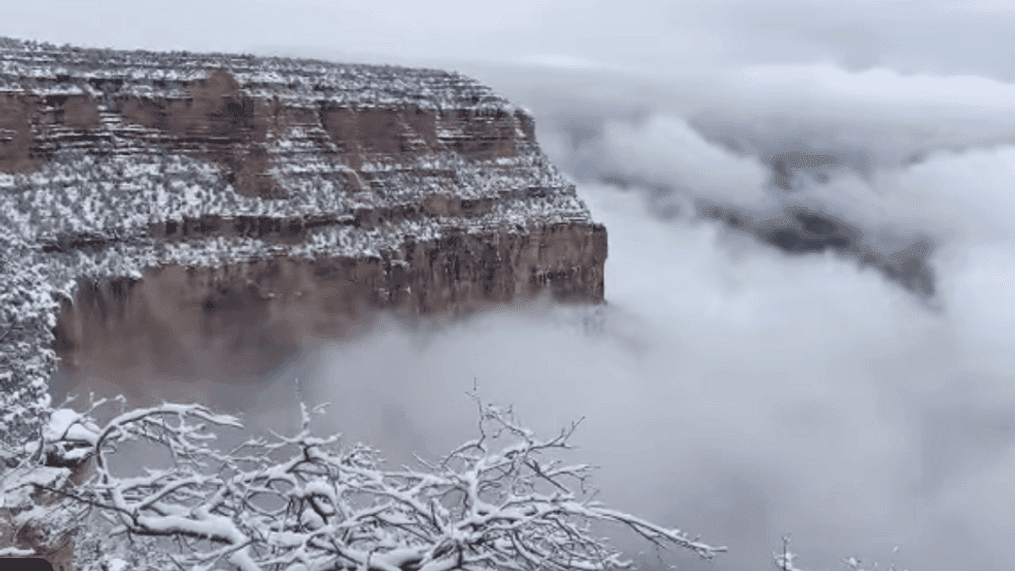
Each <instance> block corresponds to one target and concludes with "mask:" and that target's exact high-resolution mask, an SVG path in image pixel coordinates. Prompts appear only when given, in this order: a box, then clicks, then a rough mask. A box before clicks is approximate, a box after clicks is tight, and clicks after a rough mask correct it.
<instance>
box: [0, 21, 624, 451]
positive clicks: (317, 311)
mask: <svg viewBox="0 0 1015 571" xmlns="http://www.w3.org/2000/svg"><path fill="white" fill-rule="evenodd" d="M0 226H2V228H3V230H4V232H3V235H2V236H0V241H2V242H3V244H0V245H2V246H3V248H2V250H0V252H3V260H2V267H0V280H2V281H0V292H2V293H0V295H2V296H4V297H3V299H2V300H0V301H2V302H3V305H2V307H3V316H2V322H0V336H2V337H0V401H2V404H3V417H2V418H0V433H2V434H3V435H4V437H3V438H4V441H5V442H9V443H14V442H16V441H17V440H19V439H23V438H27V435H30V434H32V433H35V432H36V431H37V429H38V426H39V423H40V422H43V421H44V419H45V415H46V410H47V406H48V402H47V382H48V379H49V378H50V376H51V375H52V373H53V371H54V370H55V368H56V365H57V361H58V358H62V359H63V360H64V362H66V363H67V364H69V365H74V364H75V363H76V362H78V361H80V360H82V359H84V360H87V359H93V358H103V359H105V358H112V357H115V358H123V359H128V358H129V356H130V355H133V354H137V352H139V351H144V350H148V351H154V352H156V353H159V352H162V353H163V354H165V355H169V356H170V357H167V361H166V362H167V363H173V362H176V363H178V362H179V359H176V358H173V357H171V356H172V355H174V354H175V355H180V354H183V353H184V352H182V350H181V349H180V348H179V347H176V345H174V340H175V339H184V338H187V337H188V336H191V337H196V338H199V339H205V340H209V342H211V341H212V340H214V339H215V338H216V336H221V335H223V334H227V335H228V336H229V339H230V342H231V343H233V344H234V345H236V346H238V347H243V346H246V345H250V346H257V344H258V343H259V339H262V338H263V337H264V336H265V335H268V333H266V332H271V335H278V332H279V331H288V330H295V329H299V330H302V331H303V332H306V333H310V334H329V333H334V332H336V331H338V332H340V331H341V330H342V327H343V325H342V324H343V323H345V322H347V321H348V320H349V319H353V318H355V317H356V316H357V315H358V314H360V313H362V312H364V311H369V310H370V309H391V310H397V311H402V312H406V313H408V314H412V315H434V314H441V313H449V312H450V313H456V312H461V311H470V310H473V309H476V308H479V307H482V306H484V305H488V304H496V303H504V302H508V301H511V300H514V299H516V298H525V297H533V296H538V295H541V294H542V293H550V294H552V295H553V296H555V297H556V298H558V299H564V300H577V301H587V302H598V301H600V300H602V298H603V264H604V261H605V258H606V232H605V229H604V228H603V227H602V226H601V225H598V224H596V223H594V222H593V221H592V219H591V217H590V215H589V212H588V210H587V209H586V207H585V205H584V204H583V203H582V202H581V200H579V199H578V198H577V196H576V194H575V189H574V187H573V185H571V184H569V183H568V182H567V181H565V180H564V179H563V178H562V177H561V176H560V175H559V174H558V172H557V171H556V169H555V168H554V167H553V166H552V165H551V164H550V163H549V162H548V160H547V159H546V157H545V155H543V153H542V152H541V151H540V149H539V147H538V145H537V144H536V141H535V137H534V127H533V120H532V117H531V116H530V115H529V114H528V113H527V112H526V111H524V110H523V109H520V108H518V107H516V106H514V105H512V104H510V103H509V102H508V101H506V100H505V99H504V98H502V97H500V96H498V95H496V94H494V93H493V92H491V90H490V89H488V88H487V87H484V86H482V85H480V84H479V83H477V82H476V81H474V80H471V79H469V78H466V77H463V76H461V75H458V74H455V73H448V72H443V71H435V70H424V69H407V68H400V67H387V66H365V65H341V64H333V63H327V62H321V61H311V60H292V59H279V58H258V57H253V56H246V55H226V54H193V53H185V52H184V53H179V52H176V53H151V52H122V51H112V50H95V49H78V48H71V47H56V46H51V45H46V44H37V43H31V42H21V41H15V40H0ZM174 347H176V348H174ZM117 355H119V356H117Z"/></svg>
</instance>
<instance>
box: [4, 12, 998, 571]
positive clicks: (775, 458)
mask: <svg viewBox="0 0 1015 571" xmlns="http://www.w3.org/2000/svg"><path fill="white" fill-rule="evenodd" d="M191 4H192V3H190V2H179V3H176V4H174V6H177V9H175V10H174V11H171V12H170V11H169V10H168V8H166V7H165V6H167V5H165V4H161V5H160V6H162V7H161V8H154V7H153V8H146V9H141V8H135V9H131V10H128V8H127V3H125V2H105V3H102V4H101V5H99V4H96V6H95V9H94V10H88V11H86V12H87V13H86V14H84V15H81V14H79V16H81V18H80V19H79V22H80V23H79V24H78V25H75V26H71V25H70V24H69V22H70V20H71V18H72V17H73V16H74V14H75V13H76V11H78V10H79V8H74V6H80V4H78V3H73V4H71V3H66V2H57V1H55V0H51V1H49V2H38V3H35V4H33V5H32V6H27V5H26V6H23V7H20V8H19V9H18V10H19V11H16V12H15V14H14V15H12V16H10V17H9V20H8V21H6V22H4V23H2V24H0V33H2V34H8V35H15V36H19V37H26V38H27V37H32V38H35V39H42V40H50V41H54V42H57V43H62V42H65V41H66V42H74V43H79V44H85V45H110V46H113V47H119V48H134V47H148V48H157V49H174V48H186V49H193V50H203V49H228V50H243V51H253V52H256V53H280V54H286V55H304V56H314V57H325V58H329V59H336V60H345V61H388V62H392V63H412V64H419V65H433V66H440V67H448V68H454V69H458V70H461V71H463V72H465V73H468V74H470V75H473V76H475V77H478V78H479V79H481V80H482V81H484V82H486V83H488V84H489V85H491V86H493V87H494V88H495V89H496V90H498V91H499V92H501V93H504V94H505V95H507V96H508V97H510V98H511V99H512V100H513V101H515V102H517V103H520V104H522V105H525V106H526V107H528V108H529V109H530V110H531V111H532V112H533V113H534V115H535V116H536V118H537V126H538V131H537V136H538V138H539V141H540V143H541V145H542V147H543V149H544V151H545V152H546V153H547V154H548V155H549V156H550V158H551V159H552V160H553V161H554V163H555V164H557V165H558V166H559V167H560V168H561V170H562V171H563V172H564V173H565V174H566V175H567V176H568V177H570V178H571V179H572V180H574V181H575V182H576V183H577V188H578V193H579V194H580V196H581V197H582V198H583V199H584V200H585V201H586V203H587V204H588V206H589V208H590V210H591V211H592V214H593V217H594V218H595V220H597V221H599V222H602V223H604V224H605V225H606V227H607V228H608V231H609V258H608V259H607V262H606V301H607V303H606V304H605V305H603V306H601V307H595V308H569V307H557V306H555V305H554V304H552V303H550V302H548V301H547V300H540V301H538V302H534V303H531V304H520V305H517V306H515V307H509V308H505V309H504V310H502V311H496V312H489V313H485V314H482V315H477V316H472V317H469V318H465V319H459V320H455V321H447V320H440V319H435V320H430V321H422V322H417V323H406V322H404V321H399V320H397V319H395V318H393V317H391V316H387V315H380V316H377V317H376V319H375V320H374V321H372V322H371V323H369V324H366V325H364V328H363V330H362V332H361V333H360V334H358V335H355V336H352V337H350V338H347V339H344V340H340V341H337V342H320V343H308V344H307V345H306V346H305V347H304V350H303V353H302V354H301V355H300V356H299V357H298V358H297V359H295V360H294V361H293V362H292V363H291V364H290V365H289V366H287V367H286V368H284V369H281V370H279V371H277V372H276V373H275V374H274V375H273V376H272V377H270V378H267V379H261V380H259V381H256V382H253V381H252V382H251V383H250V384H249V385H244V386H245V387H248V388H247V392H245V393H243V394H242V395H241V396H242V398H239V397H238V395H237V391H236V390H235V388H236V384H235V383H233V384H224V383H223V382H221V381H210V382H209V383H208V384H207V385H201V386H200V387H198V389H195V388H194V386H195V385H194V384H193V383H194V382H193V380H190V381H175V384H172V387H175V388H171V387H170V383H168V382H167V381H165V380H164V379H147V380H145V381H144V382H145V383H146V386H154V387H158V386H161V385H160V383H162V384H165V387H164V389H165V390H164V391H163V392H164V393H165V394H173V391H174V390H175V391H177V392H178V393H179V391H182V390H183V389H181V388H180V387H186V388H187V390H198V392H200V393H201V394H203V395H205V398H207V399H208V400H209V401H210V402H212V404H216V405H219V406H222V407H224V408H237V407H240V408H242V409H243V410H244V411H245V412H244V414H245V417H246V418H247V419H248V420H249V421H250V423H251V424H252V425H254V426H256V427H268V426H271V427H275V428H285V427H288V428H290V429H291V428H294V427H295V423H296V420H297V410H298V409H297V407H296V402H297V398H298V396H299V395H301V396H302V398H304V399H306V400H307V401H309V402H313V403H316V402H323V401H329V402H331V403H332V405H331V408H330V409H329V410H330V412H329V414H328V416H327V417H325V418H322V419H320V420H319V422H318V428H320V429H321V430H326V431H330V430H340V431H342V432H343V433H344V434H345V435H346V438H347V439H348V440H349V441H356V440H362V441H364V442H368V443H370V444H373V445H376V446H377V447H379V448H381V449H382V450H384V451H385V453H386V455H387V457H388V458H390V459H391V460H392V461H393V462H406V461H409V460H410V456H411V453H413V452H416V453H420V454H421V455H423V456H431V457H432V456H433V455H438V454H441V453H442V452H445V451H447V450H448V449H449V448H450V447H451V446H452V445H454V444H456V443H458V442H459V441H461V440H464V439H467V438H469V437H471V436H472V434H473V432H472V428H473V426H474V424H475V420H476V416H475V407H474V404H473V403H472V401H471V400H470V399H469V398H468V397H467V396H466V394H465V393H466V392H467V391H469V390H471V389H472V387H473V385H474V383H476V384H477V385H478V387H479V390H480V393H481V394H482V395H483V397H484V398H485V399H487V400H490V401H497V402H500V403H505V404H507V403H511V404H513V405H514V407H515V410H516V412H517V414H518V416H519V418H520V419H521V420H522V421H523V422H525V423H527V424H528V425H530V426H531V427H532V428H535V429H537V430H539V431H542V432H543V433H544V434H551V433H555V431H556V429H557V428H559V427H560V426H562V425H563V424H564V423H566V422H568V421H569V420H572V419H575V418H577V417H582V416H583V417H584V418H585V420H584V421H583V423H582V425H581V428H580V429H579V430H578V432H577V433H576V435H575V439H576V440H575V442H576V443H577V444H578V445H579V446H580V447H579V449H578V450H576V451H574V452H573V453H572V454H571V456H570V458H572V459H574V460H577V461H588V462H592V463H595V464H597V465H599V466H600V469H599V470H598V471H597V473H596V476H595V483H596V485H597V486H598V487H599V488H600V489H601V498H602V499H603V500H604V501H606V502H608V503H610V504H612V505H613V506H614V507H617V508H619V509H624V510H627V511H631V512H635V513H638V514H640V515H643V516H645V517H647V518H650V519H654V520H656V521H658V522H660V523H664V524H667V525H671V526H677V527H681V528H682V529H685V530H687V531H690V532H693V533H699V534H701V537H702V539H703V540H705V541H709V542H712V543H715V544H723V545H727V546H729V547H730V552H729V553H727V554H724V555H722V556H720V557H719V558H718V559H717V560H716V561H715V562H714V563H711V564H700V563H697V562H695V561H693V560H690V559H687V558H686V557H682V556H679V555H671V556H665V557H663V558H662V559H661V560H660V559H658V558H657V557H656V555H655V554H654V553H652V552H651V551H649V552H648V554H647V555H645V556H644V557H643V558H640V559H639V562H640V563H642V565H643V567H645V568H653V567H656V566H658V565H659V564H660V561H662V562H665V563H679V564H680V565H681V566H682V567H683V568H686V569H697V568H715V569H723V570H731V571H749V570H754V569H763V568H765V567H766V566H768V565H771V563H770V561H771V552H772V551H773V550H777V549H779V547H780V537H781V536H782V535H784V534H792V537H793V546H794V549H795V550H797V551H799V552H800V553H801V556H800V559H799V560H798V561H797V563H798V565H799V566H800V567H802V568H805V569H809V570H810V569H842V568H845V566H844V564H842V563H841V560H842V559H843V558H845V557H847V556H850V555H857V556H859V557H861V558H862V559H864V560H865V561H869V560H877V561H879V562H880V563H881V566H882V567H886V566H887V565H888V564H889V563H890V562H892V561H894V562H895V563H896V564H897V565H898V566H899V567H900V568H908V569H911V570H913V571H917V570H939V569H940V570H950V569H974V568H975V569H1006V568H1009V567H1011V565H1012V563H1013V562H1015V546H1013V545H1012V543H1011V542H1010V540H1009V538H1010V536H1011V533H1012V531H1013V530H1015V518H1013V517H1012V516H1011V515H1010V514H1012V513H1015V487H1013V486H1011V484H1010V481H1011V474H1012V469H1013V467H1015V455H1013V454H1012V453H1011V450H1012V444H1013V439H1015V391H1013V389H1012V388H1011V387H1012V381H1013V375H1015V352H1013V351H1012V350H1011V347H1012V346H1013V342H1015V326H1013V324H1015V301H1013V299H1015V297H1013V296H1015V270H1013V268H1015V226H1013V224H1012V222H1011V221H1012V220H1013V219H1015V218H1013V217H1015V196H1012V190H1011V189H1012V188H1013V186H1012V183H1011V181H1012V180H1013V179H1015V84H1012V83H1011V81H1012V80H1013V79H1015V76H1013V74H1012V69H1013V68H1012V67H1011V65H1010V63H1008V60H1007V59H1005V58H1007V57H1008V55H1007V54H1010V53H1011V51H1012V47H1013V46H1012V42H1013V41H1012V40H1011V39H1010V34H1009V31H1010V30H1011V29H1012V23H1013V22H1012V19H1013V15H1012V11H1011V10H1010V8H1007V7H1006V3H991V2H961V3H959V2H955V3H949V2H927V3H922V4H917V3H908V2H878V3H872V2H843V3H841V4H836V5H834V6H833V5H830V4H827V3H812V2H802V1H799V2H791V1H788V0H787V1H783V2H757V3H747V2H733V1H723V2H710V3H689V2H684V3H672V4H671V3H665V4H663V3H652V2H628V3H623V4H617V5H608V4H606V3H598V4H596V3H590V4H587V5H584V6H580V5H578V4H564V3H547V4H544V3H536V2H524V1H522V2H511V3H503V2H498V3H492V2H491V3H483V2H477V3H474V4H470V5H469V7H468V8H464V9H461V10H455V9H452V8H450V7H444V6H442V5H440V4H429V3H420V4H418V5H417V4H409V3H407V4H404V5H403V4H390V5H378V6H381V7H367V6H366V4H362V5H356V4H350V3H323V2H316V1H313V0H303V1H301V2H295V3H289V4H286V6H291V8H286V9H283V8H281V7H280V6H281V4H280V3H273V2H248V3H244V4H243V5H242V7H241V5H240V4H239V3H229V2H223V3H218V4H216V5H215V6H213V7H208V9H207V10H202V11H198V10H197V9H196V8H197V7H196V5H193V6H192V5H191ZM131 5H132V6H136V5H138V4H137V3H131ZM424 5H425V6H428V7H430V8H426V9H424V8H423V6H424ZM152 6H155V4H152ZM433 6H436V8H432V7H433ZM46 10H48V12H46ZM44 13H45V14H48V15H47V16H45V17H43V14H44ZM350 22H354V23H355V24H352V23H350ZM461 54H469V57H468V58H466V57H463V56H462V55H461ZM297 379H298V380H297ZM87 384H88V383H87V382H84V381H82V383H81V386H82V387H84V386H86V385H87ZM107 388H109V390H112V388H111V387H107ZM297 389H298V390H297ZM209 395H210V396H209ZM617 537H618V538H619V540H620V541H622V542H623V543H624V546H625V547H628V548H630V549H632V550H633V553H636V552H637V551H638V550H640V549H646V550H648V546H646V545H643V544H639V543H637V542H631V541H629V539H630V538H626V537H624V536H623V535H622V534H620V535H617ZM895 547H898V550H897V552H894V553H893V549H894V548H895Z"/></svg>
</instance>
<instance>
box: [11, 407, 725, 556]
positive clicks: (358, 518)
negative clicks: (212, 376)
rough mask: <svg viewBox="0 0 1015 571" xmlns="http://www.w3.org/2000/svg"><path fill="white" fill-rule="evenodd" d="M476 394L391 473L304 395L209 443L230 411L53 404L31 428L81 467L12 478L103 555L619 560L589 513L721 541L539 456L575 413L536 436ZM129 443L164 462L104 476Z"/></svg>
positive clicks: (649, 531) (675, 536)
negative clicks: (74, 509) (147, 551)
mask: <svg viewBox="0 0 1015 571" xmlns="http://www.w3.org/2000/svg"><path fill="white" fill-rule="evenodd" d="M476 402H477V404H478V405H479V411H480V420H479V432H480V437H479V438H478V439H476V440H473V441H470V442H467V443H466V444H464V445H463V446H460V447H458V448H457V449H455V450H454V451H453V452H451V454H449V455H448V456H446V457H445V458H443V460H442V461H440V462H437V463H427V462H424V461H420V466H421V468H419V469H411V468H402V469H400V470H386V469H384V468H383V467H382V465H381V460H380V457H379V455H378V453H377V451H375V450H373V449H371V448H369V447H367V446H364V445H354V446H343V445H342V444H341V442H340V440H339V437H338V436H337V435H334V436H331V437H328V438H321V437H316V436H314V435H313V434H312V433H311V430H310V415H311V412H310V411H307V409H306V407H303V423H302V429H301V431H300V432H299V433H298V434H296V435H295V436H284V435H277V434H273V435H272V438H271V439H267V438H258V439H252V440H248V441H247V442H244V443H243V444H242V445H240V446H238V447H236V448H235V449H233V450H230V451H221V450H217V449H215V448H212V447H211V446H210V443H211V442H212V441H213V440H214V438H215V436H216V431H221V430H223V429H225V428H239V427H240V426H241V424H240V422H239V420H238V419H237V418H236V417H233V416H229V415H221V414H216V413H214V412H212V411H210V410H208V409H206V408H205V407H202V406H200V405H176V404H163V405H160V406H156V407H151V408H144V409H136V410H130V411H122V410H121V411H120V412H119V413H118V414H116V415H114V416H113V418H112V419H111V420H108V421H106V422H99V421H97V420H96V419H95V418H94V411H95V409H96V405H95V403H93V406H92V407H91V408H89V409H88V410H86V411H85V412H83V413H76V412H74V411H71V410H70V409H62V410H60V411H57V412H56V413H55V414H54V415H53V421H52V422H51V424H50V427H49V430H48V431H47V433H46V434H47V437H48V439H49V443H48V444H47V446H48V447H49V453H50V455H52V454H61V453H63V454H69V455H71V457H72V458H71V459H72V460H73V461H74V462H75V463H78V464H80V462H82V461H83V460H91V463H90V464H89V466H91V473H90V475H89V477H88V478H87V479H86V480H85V481H84V482H83V483H82V484H80V485H76V486H71V485H68V484H67V483H66V477H64V478H63V479H61V480H59V481H55V478H51V479H54V482H34V483H33V482H31V481H29V482H27V483H26V485H27V484H32V485H34V486H35V487H36V488H37V489H41V490H46V491H48V492H50V493H52V494H55V496H57V497H59V498H61V499H60V502H62V503H63V504H65V505H66V506H78V507H79V509H80V508H87V510H88V514H89V516H88V518H87V521H88V523H87V526H82V529H81V532H80V533H81V534H83V535H84V538H83V539H82V541H81V543H82V545H85V544H87V545H89V546H91V547H90V549H93V550H94V549H95V547H96V546H97V545H98V546H99V547H101V549H100V551H105V552H106V553H107V557H108V553H110V552H112V550H113V549H114V547H115V545H116V544H117V542H118V541H119V542H120V544H121V545H120V549H121V550H122V549H124V548H123V545H122V538H124V537H126V538H128V540H129V541H135V540H137V539H140V538H149V540H150V538H156V540H158V542H157V545H158V546H159V549H160V550H161V551H162V556H163V557H166V558H171V560H172V561H173V562H175V563H176V564H177V565H178V566H179V567H181V568H183V569H223V568H229V569H243V570H245V571H247V570H255V569H256V570H267V569H289V570H293V571H295V570H297V569H349V570H352V569H356V570H373V571H409V570H413V571H445V570H450V569H469V570H480V569H517V570H535V569H555V570H561V571H565V570H578V569H580V570H588V571H600V570H603V571H605V570H607V569H616V568H625V567H629V566H630V562H629V561H626V560H624V559H623V558H622V556H621V554H620V553H619V552H618V551H616V550H615V549H613V548H611V547H609V546H608V545H606V544H605V543H604V542H603V541H602V540H600V539H598V538H596V537H593V536H592V534H591V532H590V524H591V522H594V521H602V522H607V523H614V524H620V525H623V526H626V527H628V528H631V529H633V530H634V531H635V532H637V533H638V534H640V535H641V536H642V537H644V538H646V539H648V540H650V541H652V542H653V543H655V544H657V545H660V546H664V547H678V548H684V549H689V550H691V551H693V552H694V553H696V554H697V555H699V556H701V557H703V558H706V559H710V558H712V557H714V556H715V555H716V554H717V553H720V552H722V551H724V550H725V548H723V547H713V546H710V545H707V544H705V543H701V542H699V541H697V540H696V539H692V538H690V537H689V536H687V535H686V534H684V533H683V532H681V531H680V530H677V529H670V528H667V527H665V526H661V525H657V524H654V523H651V522H648V521H645V520H643V519H640V518H638V517H636V516H633V515H630V514H626V513H623V512H620V511H616V510H611V509H607V508H605V507H603V506H601V505H599V504H598V503H594V502H591V501H590V498H589V497H586V496H588V495H589V494H588V490H587V488H586V484H587V480H588V477H589V472H590V469H591V468H590V467H589V466H587V465H563V464H561V463H560V462H559V461H557V460H554V459H552V458H550V457H549V456H551V455H552V454H554V453H557V452H560V451H562V450H564V449H567V448H569V444H568V438H569V437H570V436H571V434H572V433H573V432H574V430H575V428H576V427H577V426H578V423H574V424H572V425H571V426H570V427H568V428H566V429H565V430H562V431H561V432H560V433H559V434H558V435H556V436H554V437H553V438H550V439H546V440H541V439H538V438H536V436H535V435H534V434H533V433H532V431H530V430H528V429H526V428H524V427H522V426H520V425H518V424H517V423H515V421H514V420H513V419H512V417H511V412H510V409H502V408H498V407H494V406H484V405H483V404H482V403H481V402H480V401H479V399H478V398H476ZM99 404H108V403H99ZM319 411H320V407H319V408H318V409H317V412H319ZM139 444H144V445H145V446H146V447H147V448H145V450H149V449H150V448H151V447H152V446H156V447H159V448H161V449H162V450H163V451H165V452H166V453H167V454H165V455H164V456H165V457H167V458H170V459H171V460H169V461H167V464H168V465H167V466H151V465H150V466H147V467H145V468H144V469H143V470H142V473H141V474H124V473H120V472H121V471H119V470H117V469H116V468H115V466H118V465H120V464H122V463H118V462H116V461H115V460H114V457H115V456H116V455H117V454H121V453H124V451H127V450H129V449H130V448H131V447H132V446H133V447H137V446H138V445H139ZM54 451H55V452H54ZM71 459H68V463H70V460H71ZM61 470H65V471H66V469H61ZM61 474H64V472H61ZM64 475H65V474H64ZM51 476H53V475H52V474H51ZM63 504H62V505H63ZM80 523H82V522H81V521H79V524H80ZM159 538H161V539H159ZM103 542H105V543H106V544H107V545H99V544H102V543H103ZM128 549H129V547H128ZM79 551H80V550H79ZM83 557H84V556H83ZM85 559H87V557H85ZM96 561H97V560H96ZM81 563H82V561H79V564H81ZM98 565H99V564H98V563H94V565H93V566H95V567H96V568H98V567H97V566H98ZM84 568H89V567H87V566H85V567H84Z"/></svg>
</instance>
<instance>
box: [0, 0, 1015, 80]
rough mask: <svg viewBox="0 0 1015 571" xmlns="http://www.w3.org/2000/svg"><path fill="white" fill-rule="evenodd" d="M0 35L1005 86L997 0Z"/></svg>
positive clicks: (45, 1)
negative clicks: (766, 66) (846, 73)
mask: <svg viewBox="0 0 1015 571" xmlns="http://www.w3.org/2000/svg"><path fill="white" fill-rule="evenodd" d="M5 4H7V6H5V8H4V18H3V22H2V23H0V33H3V34H6V35H12V36H17V37H21V38H35V39H39V40H47V41H51V42H55V43H64V42H70V43H75V44H80V45H88V46H112V47H117V48H124V49H132V48H148V49H188V50H227V51H236V50H241V51H255V52H264V51H265V50H272V49H274V50H278V49H280V48H281V49H296V50H302V51H307V52H315V51H320V52H322V53H324V52H331V53H335V54H345V55H350V56H357V57H359V56H363V57H369V58H386V59H398V60H420V61H441V60H478V61H487V62H500V63H506V62H519V61H544V62H550V61H556V62H570V63H574V64H578V63H582V62H586V63H587V64H588V65H593V66H615V67H619V68H624V69H638V70H651V72H653V73H669V72H676V71H680V70H685V69H695V68H702V67H712V66H715V65H720V66H726V65H738V64H745V63H746V64H760V63H815V62H819V61H830V62H832V63H835V64H837V65H841V66H843V67H845V68H846V69H851V70H858V69H863V68H866V67H870V66H889V67H892V68H894V69H897V70H899V71H900V72H902V73H920V72H925V73H934V74H952V75H954V74H976V75H982V76H984V77H992V78H996V79H1012V78H1013V77H1015V76H1013V74H1015V71H1013V68H1012V65H1011V60H1010V58H1009V57H1007V56H1008V54H1010V53H1011V52H1012V47H1013V43H1015V40H1013V39H1012V34H1011V29H1012V27H1013V24H1015V11H1013V8H1012V5H1011V3H1010V2H1006V1H1004V0H998V1H957V0H956V1H925V2H910V1H905V2H902V1H891V2H873V1H860V0H838V1H821V0H782V1H748V0H740V1H735V0H710V1H645V0H633V1H625V2H603V1H599V2H595V1H589V2H552V1H551V2H547V1H541V0H514V1H511V2H503V1H500V0H482V1H469V2H441V1H436V2H415V1H399V2H381V1H363V0H356V1H348V0H289V1H286V2H281V1H277V0H270V1H268V0H221V1H217V2H203V1H199V0H179V1H176V2H160V1H151V0H109V1H99V2H84V1H77V0H39V1H35V2H10V1H9V2H6V3H5Z"/></svg>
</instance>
